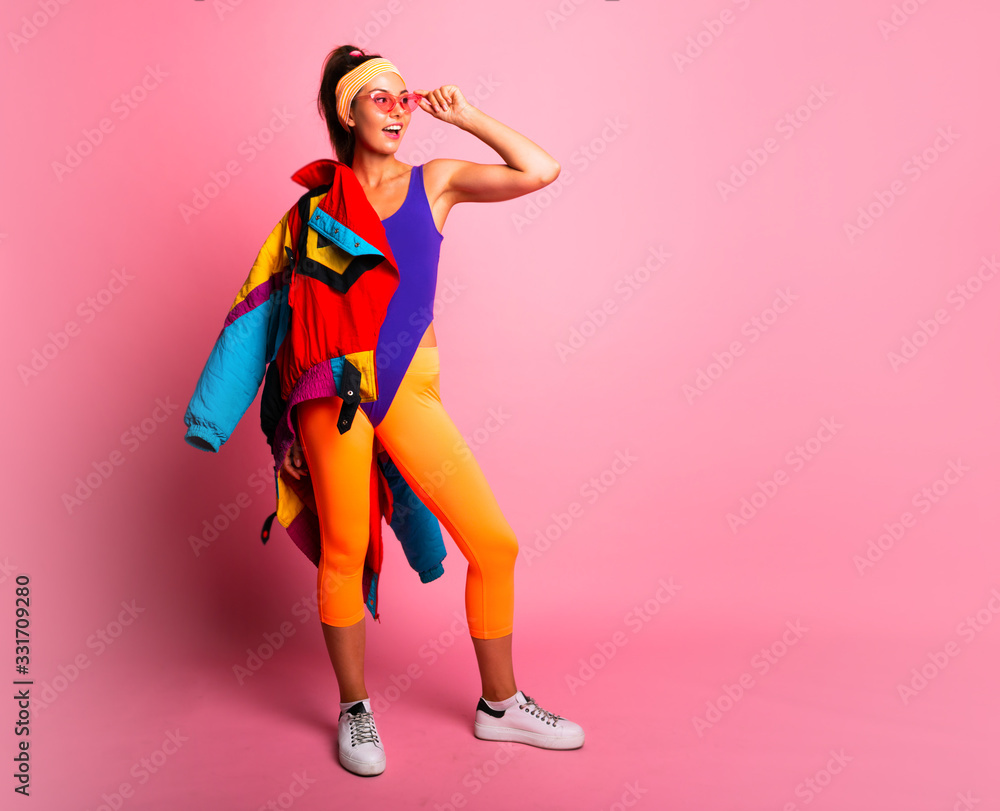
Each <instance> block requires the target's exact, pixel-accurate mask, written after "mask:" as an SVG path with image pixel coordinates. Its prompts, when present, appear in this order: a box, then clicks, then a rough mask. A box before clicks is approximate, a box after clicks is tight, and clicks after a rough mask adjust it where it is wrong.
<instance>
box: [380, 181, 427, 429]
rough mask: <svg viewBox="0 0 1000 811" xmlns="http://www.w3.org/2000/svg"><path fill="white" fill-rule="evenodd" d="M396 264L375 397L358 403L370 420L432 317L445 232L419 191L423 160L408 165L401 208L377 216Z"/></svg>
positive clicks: (384, 408) (385, 405)
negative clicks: (384, 215) (394, 211)
mask: <svg viewBox="0 0 1000 811" xmlns="http://www.w3.org/2000/svg"><path fill="white" fill-rule="evenodd" d="M382 225H383V226H384V227H385V235H386V238H387V239H388V241H389V247H390V248H392V253H393V256H394V257H395V259H396V264H397V266H398V268H399V286H398V287H397V288H396V291H395V292H394V293H393V294H392V298H391V299H390V300H389V307H388V309H387V310H386V314H385V320H384V321H383V322H382V326H381V328H380V329H379V334H378V343H377V345H376V347H375V368H376V375H377V376H378V399H377V400H375V401H373V402H368V403H361V406H360V407H361V409H362V410H363V411H364V412H365V414H366V415H367V417H368V419H369V420H370V421H371V424H372V425H378V424H379V423H380V422H382V419H383V417H385V415H386V412H388V410H389V406H390V405H392V400H393V398H394V397H395V396H396V391H397V390H398V389H399V385H400V383H402V381H403V375H404V374H406V370H407V368H408V367H409V365H410V361H411V360H413V355H414V353H415V352H416V351H417V345H418V344H419V343H420V339H421V338H422V337H423V334H424V332H426V331H427V327H428V325H429V324H430V323H431V321H433V319H434V291H435V290H436V289H437V269H438V258H439V257H440V254H441V240H443V239H444V236H443V235H442V234H441V232H440V231H438V230H437V226H436V225H435V224H434V217H433V216H432V214H431V207H430V203H429V202H428V200H427V193H426V191H425V190H424V165H423V164H419V165H417V166H414V167H413V168H412V169H411V170H410V182H409V186H408V187H407V189H406V198H405V199H404V200H403V205H402V207H401V208H400V209H399V210H398V211H397V212H396V213H395V214H391V215H390V216H389V217H386V219H384V220H382Z"/></svg>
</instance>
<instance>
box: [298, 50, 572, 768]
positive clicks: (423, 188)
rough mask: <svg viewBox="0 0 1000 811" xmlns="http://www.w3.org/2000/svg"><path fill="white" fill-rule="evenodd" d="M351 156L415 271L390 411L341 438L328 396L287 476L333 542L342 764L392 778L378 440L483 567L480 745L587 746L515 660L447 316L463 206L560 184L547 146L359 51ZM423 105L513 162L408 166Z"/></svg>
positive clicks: (504, 562) (389, 358)
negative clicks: (367, 570)
mask: <svg viewBox="0 0 1000 811" xmlns="http://www.w3.org/2000/svg"><path fill="white" fill-rule="evenodd" d="M317 101H318V105H319V108H320V113H321V115H322V116H323V117H324V119H325V120H326V123H327V128H328V130H329V132H330V140H331V143H332V144H333V147H334V150H335V152H336V154H337V159H338V160H339V161H340V162H342V163H344V164H346V165H348V166H350V167H351V169H352V170H353V172H354V174H355V176H356V177H357V179H358V181H359V182H360V184H361V187H362V188H363V189H364V192H365V195H366V196H367V198H368V200H369V202H370V203H371V205H372V207H373V208H374V209H375V211H376V213H377V214H378V216H379V219H380V220H382V223H383V225H384V227H385V231H386V237H387V239H388V242H389V245H390V247H391V249H392V252H393V255H394V257H395V259H396V262H397V264H398V268H399V287H398V288H397V289H396V291H395V292H394V294H393V297H392V299H391V300H390V302H389V308H388V310H387V312H386V316H385V320H384V322H383V323H382V325H381V327H380V330H379V338H378V346H377V349H376V352H375V356H376V358H377V367H378V386H379V395H378V400H377V401H374V402H367V403H362V404H361V408H360V410H359V411H358V413H357V416H356V418H355V421H354V424H353V425H352V427H351V428H350V430H348V431H346V432H344V433H343V434H341V433H340V432H339V431H338V430H337V416H338V414H339V412H340V409H341V405H342V403H343V401H342V400H341V399H340V398H339V397H336V396H334V397H319V398H314V399H311V400H306V401H304V402H301V403H299V404H298V405H297V406H296V412H297V413H296V418H297V431H298V437H300V438H301V446H300V445H299V443H298V441H297V442H296V443H295V444H294V445H293V446H292V448H291V449H290V450H289V453H288V455H287V457H286V459H285V463H284V468H283V469H284V470H285V471H286V472H287V473H288V474H289V475H290V476H293V477H294V478H296V479H298V478H300V477H302V476H311V477H312V485H313V490H314V493H315V496H316V506H317V512H318V515H319V521H320V531H321V537H322V556H321V562H320V568H319V581H320V583H319V591H320V619H321V621H322V627H323V634H324V637H325V639H326V644H327V647H328V649H329V652H330V659H331V661H332V663H333V667H334V670H335V671H336V675H337V683H338V685H339V688H340V699H341V704H340V707H341V711H340V717H339V722H338V737H339V745H340V753H339V757H340V762H341V764H342V765H343V766H344V767H345V768H346V769H348V770H350V771H352V772H354V773H356V774H365V775H372V774H380V773H381V772H382V771H383V770H384V769H385V750H384V748H383V746H382V742H381V740H380V738H379V735H378V732H377V730H376V727H375V720H374V717H373V714H372V710H371V704H370V700H369V697H368V691H367V690H366V688H365V678H364V651H365V622H364V603H363V600H362V589H361V576H362V569H363V564H364V559H365V551H366V547H367V542H368V529H369V527H368V521H369V501H368V499H369V492H370V491H369V479H368V473H369V470H370V467H371V461H372V459H371V454H372V447H373V435H374V436H377V437H378V438H379V440H380V442H381V444H382V446H383V447H384V448H385V449H386V451H388V453H389V455H390V457H391V458H392V460H393V462H394V463H395V464H396V466H397V468H398V469H399V470H400V472H401V473H402V474H403V476H404V478H405V479H406V480H407V482H409V484H410V485H411V487H413V489H414V492H415V493H417V494H418V495H419V497H420V499H421V501H423V503H424V504H426V505H427V507H428V508H429V509H430V510H431V511H432V512H433V513H434V515H435V516H437V518H438V519H439V520H440V521H441V523H442V524H444V525H445V527H446V528H447V529H448V532H449V534H450V535H451V537H452V539H453V540H454V541H455V543H456V544H457V545H458V547H459V549H461V551H462V553H463V555H464V556H465V557H466V559H467V560H468V563H469V566H468V570H467V575H466V591H465V605H466V616H467V619H468V624H469V631H470V635H471V637H472V642H473V646H474V648H475V651H476V657H477V660H478V663H479V671H480V675H481V679H482V696H481V698H480V700H479V703H478V706H477V708H476V718H475V726H474V734H475V735H476V736H477V737H479V738H483V739H486V740H495V741H518V742H521V743H527V744H532V745H534V746H540V747H543V748H548V749H576V748H579V747H580V746H582V745H583V740H584V733H583V729H582V728H581V727H580V726H579V725H578V724H575V723H573V722H571V721H568V720H566V719H565V718H563V717H562V716H559V715H556V714H554V713H551V712H548V711H547V710H544V709H542V708H541V707H540V706H539V705H538V704H537V703H536V702H535V701H534V700H533V699H532V698H530V697H529V696H527V695H525V694H524V693H523V692H521V691H520V690H518V689H517V685H516V684H515V681H514V671H513V664H512V662H511V635H512V631H513V613H514V561H515V558H516V557H517V552H518V543H517V539H516V537H515V535H514V532H513V531H512V530H511V528H510V526H509V524H508V523H507V521H506V520H505V518H504V516H503V514H502V512H501V511H500V507H499V506H498V505H497V502H496V499H495V498H494V496H493V493H492V491H491V490H490V487H489V485H488V484H487V482H486V479H485V477H484V475H483V472H482V470H481V469H480V467H479V465H478V464H477V462H476V460H475V458H474V457H473V455H472V453H471V451H470V450H469V448H468V445H467V444H466V443H465V441H464V439H463V438H462V436H461V434H460V433H459V431H458V429H457V428H456V427H455V425H454V423H453V422H452V421H451V418H450V417H449V416H448V413H447V412H446V411H445V409H444V407H443V405H442V403H441V396H440V388H439V384H440V379H439V373H440V365H439V358H438V348H437V340H436V338H435V335H434V325H433V323H432V313H433V304H434V291H435V285H436V281H437V265H438V256H439V251H440V244H441V240H442V239H443V236H442V234H441V230H442V228H443V227H444V223H445V220H446V219H447V217H448V212H449V210H450V209H451V207H452V206H454V205H455V204H456V203H466V202H490V201H499V200H510V199H512V198H514V197H519V196H521V195H524V194H529V193H530V192H533V191H537V190H538V189H541V188H543V187H544V186H546V185H548V184H549V183H551V182H552V181H553V180H555V179H556V177H557V176H558V175H559V168H560V167H559V164H558V163H557V162H556V161H555V159H553V158H552V156H551V155H549V154H548V153H547V152H545V151H544V150H543V149H542V148H541V147H539V146H538V145H537V144H535V143H533V142H532V141H531V140H529V139H528V138H526V137H525V136H523V135H521V134H520V133H517V132H515V131H514V130H512V129H511V128H510V127H507V126H505V125H504V124H501V123H500V122H499V121H497V120H495V119H493V118H491V117H490V116H488V115H486V114H485V113H483V112H482V111H480V110H479V109H477V108H476V107H474V106H472V105H471V104H470V103H469V102H468V101H467V100H466V99H465V97H464V96H463V95H462V92H461V91H460V90H459V89H458V87H456V86H455V85H443V86H441V87H439V88H437V89H436V90H430V91H419V90H417V91H410V90H408V89H407V87H406V85H405V84H404V82H403V78H402V76H401V75H400V73H399V71H398V70H396V69H395V67H394V66H393V65H392V63H390V62H389V61H388V60H386V59H383V58H382V57H379V56H378V55H375V54H365V53H363V52H361V51H359V50H357V49H355V48H354V47H353V46H350V45H345V46H342V47H340V48H337V49H335V50H334V51H332V52H331V53H330V54H329V55H328V56H327V59H326V62H325V64H324V68H323V74H322V81H321V85H320V93H319V98H318V100H317ZM418 105H419V107H420V109H421V110H423V111H425V112H427V113H430V114H431V115H432V116H434V117H435V118H436V119H438V120H439V121H443V122H445V123H446V124H451V125H453V126H456V127H458V128H460V129H463V130H465V131H466V132H469V133H472V134H473V135H475V136H476V137H478V138H479V139H480V140H482V141H483V142H484V143H486V144H488V145H489V146H490V147H492V148H493V149H495V150H496V152H497V153H498V154H499V156H500V157H501V159H503V161H504V163H503V164H502V165H501V164H486V165H484V164H478V163H472V162H469V161H463V160H453V159H449V158H436V159H434V160H431V161H428V162H427V163H424V164H420V165H417V166H408V165H406V164H405V163H402V162H401V161H399V160H397V159H396V153H397V152H398V151H399V148H400V144H401V143H402V142H403V139H404V137H405V136H406V130H407V128H408V126H409V124H410V120H411V114H412V112H413V111H414V110H416V107H417V106H418Z"/></svg>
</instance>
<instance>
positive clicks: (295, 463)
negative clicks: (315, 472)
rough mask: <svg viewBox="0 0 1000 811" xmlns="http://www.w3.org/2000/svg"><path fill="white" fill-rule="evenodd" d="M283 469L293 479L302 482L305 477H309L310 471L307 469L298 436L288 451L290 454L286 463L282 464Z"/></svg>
mask: <svg viewBox="0 0 1000 811" xmlns="http://www.w3.org/2000/svg"><path fill="white" fill-rule="evenodd" d="M281 469H282V470H284V471H285V473H287V474H288V475H289V476H291V477H292V478H293V479H298V480H301V479H302V478H303V477H304V476H308V475H309V470H308V468H306V458H305V455H304V454H303V453H302V446H301V445H300V444H299V437H298V435H297V434H296V436H295V441H294V442H292V445H291V447H290V448H289V449H288V453H286V454H285V461H284V462H283V463H282V465H281Z"/></svg>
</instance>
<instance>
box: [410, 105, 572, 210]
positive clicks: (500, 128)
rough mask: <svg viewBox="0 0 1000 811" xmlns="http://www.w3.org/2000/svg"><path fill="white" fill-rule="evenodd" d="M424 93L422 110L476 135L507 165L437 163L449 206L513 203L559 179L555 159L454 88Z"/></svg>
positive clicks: (443, 159) (558, 168)
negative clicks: (513, 200)
mask: <svg viewBox="0 0 1000 811" xmlns="http://www.w3.org/2000/svg"><path fill="white" fill-rule="evenodd" d="M417 92H421V91H417ZM424 95H425V97H424V98H423V99H421V101H420V106H421V109H423V110H425V111H426V112H429V113H430V114H431V115H433V116H434V117H435V118H438V119H440V120H442V121H445V122H447V123H449V124H454V125H455V126H456V127H459V128H460V129H463V130H465V131H466V132H469V133H471V134H473V135H475V136H476V137H477V138H479V139H480V140H481V141H482V142H483V143H485V144H487V145H488V146H490V147H491V148H493V149H494V150H496V152H497V154H498V155H500V157H501V158H503V160H504V161H505V162H506V163H504V164H492V163H485V164H484V163H474V162H473V161H465V160H457V159H453V158H438V159H435V161H434V163H435V164H437V166H436V167H435V171H436V172H438V173H439V174H440V175H441V176H442V178H443V182H442V191H441V196H442V197H444V198H446V199H447V202H448V207H449V208H450V207H451V206H452V205H454V204H456V203H467V202H476V203H487V202H499V201H501V200H511V199H513V198H515V197H520V196H522V195H524V194H530V193H531V192H533V191H538V190H539V189H541V188H544V187H545V186H547V185H549V183H551V182H552V181H553V180H555V179H556V178H557V177H558V176H559V171H560V166H559V163H558V161H556V159H555V158H553V157H552V156H551V155H550V154H549V153H548V152H546V151H545V150H544V149H542V148H541V147H540V146H539V145H538V144H536V143H535V142H534V141H532V140H531V139H530V138H528V137H527V136H525V135H522V134H521V133H519V132H517V131H516V130H514V129H512V128H511V127H508V126H507V125H506V124H504V123H502V122H500V121H497V120H496V119H495V118H493V117H491V116H489V115H487V114H486V113H484V112H483V111H482V110H480V109H478V108H477V107H473V106H472V105H471V104H469V102H468V101H466V99H465V97H464V96H463V95H462V92H461V91H460V90H459V89H458V87H456V86H455V85H443V86H442V87H439V88H438V89H437V90H432V91H430V92H428V93H426V94H424Z"/></svg>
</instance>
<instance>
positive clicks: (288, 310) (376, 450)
mask: <svg viewBox="0 0 1000 811" xmlns="http://www.w3.org/2000/svg"><path fill="white" fill-rule="evenodd" d="M292 180H294V181H295V182H296V183H299V184H301V185H302V186H305V187H306V188H307V189H308V190H309V191H307V192H306V193H305V194H303V195H302V196H301V197H300V198H299V200H298V202H297V203H296V204H295V205H293V206H292V207H291V208H290V209H289V210H288V211H287V212H286V213H285V214H284V215H283V216H282V218H281V220H280V221H279V222H278V224H277V225H276V226H275V227H274V229H273V230H272V231H271V234H270V235H269V236H268V238H267V240H266V241H265V242H264V245H263V247H262V248H261V249H260V252H259V253H258V254H257V258H256V260H255V261H254V263H253V266H252V267H251V269H250V274H249V275H248V276H247V279H246V281H245V282H244V283H243V286H242V287H241V288H240V290H239V292H238V293H237V294H236V299H235V301H234V302H233V305H232V307H231V308H230V310H229V314H228V315H227V316H226V320H225V322H224V324H223V326H222V330H221V332H220V333H219V336H218V338H217V339H216V341H215V345H214V346H213V347H212V351H211V353H210V354H209V357H208V360H207V361H206V363H205V367H204V368H203V369H202V372H201V375H200V376H199V378H198V382H197V384H196V386H195V390H194V393H193V394H192V396H191V400H190V402H189V403H188V407H187V410H186V412H185V414H184V423H185V425H186V426H187V433H186V435H185V437H184V439H185V441H186V442H188V443H189V444H191V445H193V446H194V447H196V448H200V449H202V450H208V451H213V452H218V450H219V448H220V447H221V446H222V444H223V443H225V442H226V440H227V439H228V438H229V437H230V435H231V434H232V432H233V431H234V430H235V428H236V425H237V424H238V423H239V421H240V419H242V417H243V415H244V414H245V413H246V410H247V409H248V408H249V407H250V404H251V403H252V402H253V401H254V398H255V397H256V396H257V391H258V389H259V388H260V384H261V382H262V381H263V380H264V379H265V376H266V378H267V379H266V382H265V396H264V397H262V399H261V428H262V429H263V431H264V433H265V435H266V436H267V439H268V442H269V444H270V446H271V451H272V454H273V457H274V481H275V495H276V498H277V509H276V510H275V512H273V513H272V514H271V515H270V516H268V517H267V519H266V520H265V522H264V527H263V529H262V530H261V540H262V541H264V542H266V541H267V539H268V537H269V535H270V527H271V522H272V520H273V519H274V518H275V517H277V518H278V521H279V522H280V523H281V525H282V526H283V527H285V529H286V530H287V531H288V535H289V536H290V537H291V538H292V540H293V541H294V543H295V545H296V546H298V547H299V549H300V550H302V552H303V553H305V555H306V556H307V557H308V558H309V559H310V560H311V561H312V562H313V563H314V564H315V565H317V566H319V560H320V528H319V518H318V515H317V511H316V499H315V496H314V493H313V489H312V479H311V478H310V477H308V476H306V477H303V478H302V479H301V480H296V479H294V478H293V477H290V476H287V475H286V474H285V472H284V471H283V470H282V464H283V462H284V459H285V456H286V454H287V453H288V449H289V448H290V447H291V445H292V443H293V442H294V441H295V437H296V426H295V420H294V419H292V409H293V408H294V407H295V405H296V404H297V403H300V402H302V401H303V400H308V399H312V398H315V397H328V396H332V395H337V396H339V397H340V398H342V400H343V406H342V408H341V410H340V413H339V415H338V426H337V427H338V429H339V430H340V432H341V433H344V432H345V431H347V430H349V429H350V428H351V425H352V424H353V421H354V417H355V415H356V413H357V411H358V406H359V404H360V403H362V402H370V401H373V400H376V399H377V398H378V376H377V374H376V364H375V348H376V346H377V344H378V332H379V328H380V327H381V325H382V322H383V321H384V320H385V314H386V309H387V308H388V306H389V300H390V299H391V297H392V295H393V293H394V292H395V290H396V288H397V286H398V285H399V269H398V266H397V265H396V260H395V258H394V257H393V255H392V250H391V248H390V247H389V242H388V239H387V237H386V234H385V227H384V226H383V225H382V222H381V221H380V220H379V217H378V214H377V212H376V211H375V209H374V208H372V205H371V203H370V202H369V201H368V198H367V197H366V196H365V193H364V189H362V188H361V184H360V183H359V182H358V179H357V177H356V176H355V174H354V172H353V171H352V170H351V168H350V167H349V166H347V165H346V164H344V163H341V162H339V161H334V160H329V159H323V160H317V161H313V162H312V163H309V164H307V165H306V166H304V167H302V168H301V169H299V170H298V171H297V172H296V173H295V174H294V175H292ZM370 493H371V498H370V500H369V503H370V505H371V510H370V521H369V543H368V549H367V552H366V553H365V568H364V575H363V578H362V588H363V590H364V596H365V605H367V607H368V610H369V612H370V613H371V615H372V617H374V618H375V619H376V620H378V619H379V613H378V581H379V576H380V574H381V571H382V529H381V528H382V518H385V520H386V521H387V522H388V523H389V525H390V526H391V527H392V530H393V532H394V533H395V535H396V537H397V539H398V540H399V541H400V543H401V545H402V547H403V551H404V553H405V554H406V558H407V561H408V563H409V564H410V566H411V567H412V568H413V569H414V570H415V571H417V572H418V573H419V574H420V580H421V581H422V582H424V583H429V582H431V581H432V580H435V579H436V578H438V577H440V576H441V574H443V572H444V566H443V565H442V561H443V560H444V557H445V555H446V554H447V553H446V551H445V548H444V542H443V540H442V537H441V529H440V526H439V524H438V521H437V518H436V516H435V515H434V514H433V513H432V512H431V511H430V510H429V509H428V508H427V506H426V505H425V504H424V503H423V502H422V501H421V500H420V499H419V497H418V496H417V495H416V493H415V492H414V491H413V489H412V488H411V487H410V485H409V483H408V482H407V481H406V480H405V479H404V478H403V476H402V474H400V472H399V470H398V468H397V467H396V465H395V464H394V463H393V460H392V459H391V457H390V456H389V454H388V452H387V451H386V450H385V449H384V448H383V447H382V446H381V443H380V442H379V440H378V437H375V440H374V446H373V448H372V467H371V470H370Z"/></svg>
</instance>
